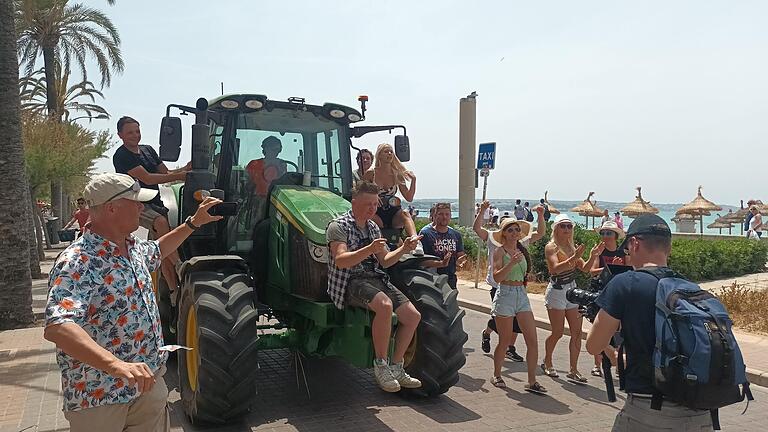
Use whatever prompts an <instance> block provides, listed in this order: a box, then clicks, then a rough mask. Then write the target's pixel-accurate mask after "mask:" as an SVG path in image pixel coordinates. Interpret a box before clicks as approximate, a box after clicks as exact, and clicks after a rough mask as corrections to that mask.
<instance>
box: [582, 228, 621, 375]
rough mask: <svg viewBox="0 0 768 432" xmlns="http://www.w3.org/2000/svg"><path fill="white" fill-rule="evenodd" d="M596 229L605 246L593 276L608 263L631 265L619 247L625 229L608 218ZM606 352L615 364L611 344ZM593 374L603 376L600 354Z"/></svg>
mask: <svg viewBox="0 0 768 432" xmlns="http://www.w3.org/2000/svg"><path fill="white" fill-rule="evenodd" d="M595 231H597V233H598V234H599V235H600V240H602V242H603V244H604V245H605V248H604V249H603V251H602V252H600V255H599V256H598V259H596V260H595V262H594V264H592V269H591V270H590V273H592V276H597V275H599V274H600V273H601V272H602V271H603V268H605V266H607V265H608V264H613V265H629V262H628V260H629V257H628V256H627V254H626V253H625V252H624V249H619V240H621V239H623V238H624V234H625V233H624V230H623V229H621V228H619V225H618V224H617V223H616V222H615V221H612V220H608V221H607V222H603V224H602V225H601V226H599V227H597V228H595ZM606 353H607V354H608V355H609V358H610V360H611V364H612V365H614V366H615V365H616V352H615V351H614V350H613V348H611V347H610V346H609V347H608V350H607V351H606ZM592 375H593V376H597V377H601V376H603V373H602V371H601V370H600V356H599V355H596V356H595V365H594V367H593V368H592Z"/></svg>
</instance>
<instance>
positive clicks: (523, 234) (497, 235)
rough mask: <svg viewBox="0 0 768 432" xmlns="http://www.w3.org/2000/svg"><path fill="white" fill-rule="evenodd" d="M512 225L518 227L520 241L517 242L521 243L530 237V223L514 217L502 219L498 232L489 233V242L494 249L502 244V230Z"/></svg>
mask: <svg viewBox="0 0 768 432" xmlns="http://www.w3.org/2000/svg"><path fill="white" fill-rule="evenodd" d="M513 224H516V225H517V226H519V227H520V239H519V241H523V240H525V239H527V238H528V237H530V235H531V229H532V225H531V223H530V222H528V221H524V220H517V219H515V218H514V217H508V218H506V219H504V221H503V222H502V223H501V225H500V226H499V230H498V231H494V232H492V233H491V242H492V243H493V244H494V245H495V246H496V247H501V246H502V244H504V237H502V235H503V234H504V230H505V229H507V227H509V226H510V225H513Z"/></svg>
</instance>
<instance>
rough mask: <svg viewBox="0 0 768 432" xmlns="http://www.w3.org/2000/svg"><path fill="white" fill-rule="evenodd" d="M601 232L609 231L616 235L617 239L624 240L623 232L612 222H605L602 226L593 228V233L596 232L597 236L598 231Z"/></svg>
mask: <svg viewBox="0 0 768 432" xmlns="http://www.w3.org/2000/svg"><path fill="white" fill-rule="evenodd" d="M603 230H611V231H613V232H615V233H616V235H617V236H618V238H619V239H623V238H624V230H623V229H621V228H619V226H618V225H617V224H616V222H614V221H612V220H609V221H605V222H604V223H603V225H602V226H599V227H597V228H595V232H597V233H598V234H600V231H603Z"/></svg>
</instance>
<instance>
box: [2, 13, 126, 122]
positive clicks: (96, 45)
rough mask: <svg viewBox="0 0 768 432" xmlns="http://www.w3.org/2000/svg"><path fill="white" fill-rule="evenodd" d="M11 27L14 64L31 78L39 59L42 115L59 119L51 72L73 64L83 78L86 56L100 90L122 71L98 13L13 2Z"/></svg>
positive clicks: (108, 25) (110, 31)
mask: <svg viewBox="0 0 768 432" xmlns="http://www.w3.org/2000/svg"><path fill="white" fill-rule="evenodd" d="M17 3H18V6H17V8H18V9H17V12H16V28H17V31H18V35H19V39H18V53H19V59H20V63H21V64H22V65H25V73H26V75H32V72H33V70H34V68H35V64H36V62H37V59H38V58H39V57H41V56H42V57H43V64H44V70H45V81H46V83H47V84H48V85H47V86H46V99H47V104H48V114H49V115H50V116H51V117H53V118H61V112H59V111H57V109H58V107H57V106H56V100H57V99H56V97H57V92H58V90H57V89H56V83H57V79H56V70H57V65H59V66H60V67H61V68H62V69H63V70H65V71H69V70H71V66H72V63H73V62H75V63H77V65H78V67H79V69H80V71H81V72H82V74H83V79H84V80H87V79H88V73H87V69H86V64H85V63H86V60H87V59H88V58H89V57H92V58H94V59H95V60H96V66H97V67H98V68H99V73H100V75H101V86H102V87H104V86H109V84H110V83H111V80H112V71H113V70H114V71H115V72H118V73H120V72H122V71H123V69H124V67H125V65H124V63H123V58H122V55H121V53H120V35H119V33H118V32H117V28H115V26H114V24H112V21H110V19H109V18H108V17H107V16H106V15H105V14H104V13H102V12H101V11H98V10H96V9H92V8H89V7H86V6H83V5H81V4H74V5H68V4H67V2H66V1H65V0H47V1H40V0H17Z"/></svg>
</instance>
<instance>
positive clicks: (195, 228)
mask: <svg viewBox="0 0 768 432" xmlns="http://www.w3.org/2000/svg"><path fill="white" fill-rule="evenodd" d="M184 224H185V225H186V226H188V227H189V228H190V229H191V230H192V231H196V230H197V229H198V228H200V227H199V226H197V225H195V224H193V223H192V216H187V219H186V220H184Z"/></svg>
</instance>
